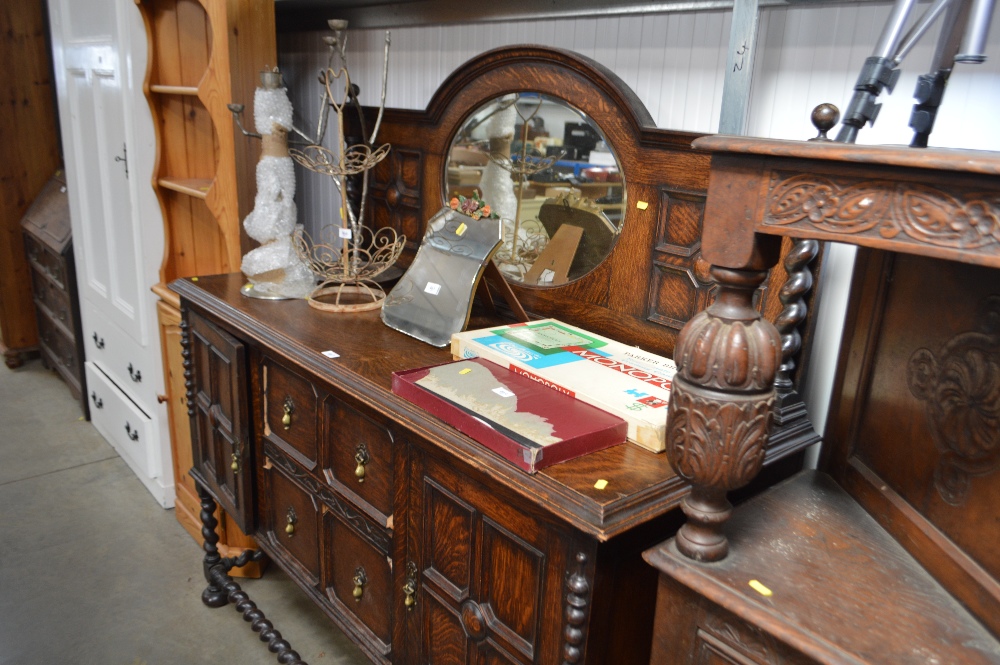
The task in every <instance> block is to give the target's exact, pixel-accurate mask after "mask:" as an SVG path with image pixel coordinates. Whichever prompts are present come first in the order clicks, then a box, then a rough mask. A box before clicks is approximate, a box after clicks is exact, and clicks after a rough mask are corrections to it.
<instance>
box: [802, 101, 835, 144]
mask: <svg viewBox="0 0 1000 665" xmlns="http://www.w3.org/2000/svg"><path fill="white" fill-rule="evenodd" d="M809 119H810V120H812V124H813V127H815V128H816V129H817V130H818V131H819V134H817V135H816V138H814V139H811V140H813V141H830V140H831V139H830V138H829V137H828V136H827V135H826V133H827V132H828V131H830V130H831V129H833V128H834V127H836V125H837V123H838V122H840V109H838V108H837V107H836V106H834V105H833V104H820V105H819V106H817V107H816V108H814V109H813V112H812V115H811V116H810V117H809Z"/></svg>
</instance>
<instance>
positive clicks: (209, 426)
mask: <svg viewBox="0 0 1000 665" xmlns="http://www.w3.org/2000/svg"><path fill="white" fill-rule="evenodd" d="M186 322H187V323H186V326H187V329H186V332H185V333H183V334H184V336H185V337H186V348H185V351H186V353H187V354H188V358H187V359H186V360H187V361H188V362H189V363H190V368H189V372H185V378H187V379H188V415H189V416H190V417H191V448H192V455H193V460H194V467H193V468H192V469H191V475H192V476H193V477H194V478H195V480H197V481H198V482H200V483H202V484H203V485H204V486H205V487H206V488H207V489H208V490H209V491H210V492H211V493H212V494H213V496H215V499H216V501H218V502H219V504H220V505H221V506H222V508H223V510H225V511H226V512H227V513H229V515H230V516H232V517H233V519H235V520H236V522H237V524H238V525H239V526H240V528H241V529H242V530H243V531H244V532H246V533H249V532H251V530H252V529H253V527H254V525H253V502H252V491H251V490H252V477H253V464H252V460H251V454H252V451H251V446H250V445H249V436H250V423H249V408H248V403H247V378H248V377H247V362H246V349H245V348H244V345H243V343H242V342H240V341H239V340H238V339H236V338H235V337H233V336H232V335H230V334H229V333H227V332H226V331H224V330H222V329H221V328H219V327H218V326H216V325H215V324H213V323H212V322H211V321H209V320H207V319H205V318H204V317H202V316H201V315H199V314H198V313H197V312H194V311H191V310H188V311H187V312H186ZM188 374H190V375H188Z"/></svg>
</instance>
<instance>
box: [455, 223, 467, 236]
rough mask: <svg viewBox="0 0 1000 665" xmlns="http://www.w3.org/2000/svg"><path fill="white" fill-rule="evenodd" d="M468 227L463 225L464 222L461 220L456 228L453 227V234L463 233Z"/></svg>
mask: <svg viewBox="0 0 1000 665" xmlns="http://www.w3.org/2000/svg"><path fill="white" fill-rule="evenodd" d="M468 228H469V227H468V226H466V225H465V222H462V223H461V224H459V225H458V228H457V229H455V235H457V236H460V235H462V234H464V233H465V232H466V230H468Z"/></svg>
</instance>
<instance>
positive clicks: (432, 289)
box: [424, 282, 441, 296]
mask: <svg viewBox="0 0 1000 665" xmlns="http://www.w3.org/2000/svg"><path fill="white" fill-rule="evenodd" d="M424 293H429V294H431V295H432V296H436V295H437V294H439V293H441V285H440V284H436V283H434V282H427V286H425V287H424Z"/></svg>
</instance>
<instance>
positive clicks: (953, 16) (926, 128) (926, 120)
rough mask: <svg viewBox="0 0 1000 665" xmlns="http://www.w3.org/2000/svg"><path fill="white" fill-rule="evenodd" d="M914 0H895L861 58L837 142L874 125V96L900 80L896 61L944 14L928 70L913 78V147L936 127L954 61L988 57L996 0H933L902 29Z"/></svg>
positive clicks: (877, 106)
mask: <svg viewBox="0 0 1000 665" xmlns="http://www.w3.org/2000/svg"><path fill="white" fill-rule="evenodd" d="M916 2H917V0H896V2H895V4H894V5H893V7H892V12H891V13H890V14H889V19H888V21H886V24H885V27H884V28H883V29H882V35H881V36H880V37H879V40H878V43H877V45H876V46H875V52H874V53H873V54H872V55H871V56H870V57H869V58H868V59H866V60H865V64H864V66H863V67H862V68H861V74H860V75H859V76H858V81H857V83H856V84H855V86H854V96H853V97H852V98H851V102H850V104H849V105H848V107H847V111H846V112H845V113H844V121H843V124H842V125H841V128H840V132H839V133H838V134H837V139H836V140H837V141H840V142H841V143H854V141H855V139H857V136H858V131H859V130H860V129H861V128H862V127H864V125H865V123H869V124H873V125H874V124H875V118H876V117H878V112H879V109H880V108H881V104H878V103H876V101H875V100H876V98H877V97H878V96H879V94H880V93H881V92H882V90H883V89H887V90H888V91H889V92H892V90H893V88H894V87H895V85H896V82H897V81H898V79H899V74H900V70H899V69H898V67H899V64H900V63H901V62H902V61H903V58H905V57H906V55H907V54H908V53H909V52H910V50H911V49H912V48H913V47H914V46H915V45H916V43H917V42H918V41H919V40H920V38H921V37H923V36H924V34H925V33H926V32H927V30H928V29H929V28H930V27H931V25H932V24H933V23H934V21H935V20H937V19H938V18H939V17H941V16H942V15H943V16H944V19H943V24H942V26H941V34H940V36H939V37H938V43H937V48H936V49H935V52H934V58H933V59H932V61H931V71H930V73H929V74H922V75H920V76H919V77H918V78H917V88H916V91H915V92H914V93H913V96H914V97H915V98H916V100H917V103H916V104H915V105H914V107H913V112H912V113H911V115H910V127H911V128H912V129H913V131H914V134H913V141H912V142H911V143H910V146H911V147H915V148H926V147H927V137H928V136H929V135H930V133H931V130H932V129H933V128H934V120H935V118H936V117H937V110H938V107H939V106H940V105H941V100H942V98H943V97H944V88H945V84H946V83H947V82H948V76H949V75H950V74H951V70H952V68H953V67H954V66H955V63H956V62H967V63H973V64H978V63H981V62H983V61H985V60H986V54H985V53H984V49H985V46H986V37H987V34H988V32H989V28H990V19H991V17H992V15H993V3H994V0H936V1H935V2H934V4H933V5H931V6H930V7H929V8H928V9H927V11H926V12H924V15H923V16H921V17H920V19H918V20H917V22H916V23H915V24H914V26H913V27H912V28H911V29H910V30H909V32H906V33H905V34H904V33H903V28H904V27H905V25H906V24H907V21H908V19H909V18H910V14H911V12H912V11H913V8H914V6H915V5H916Z"/></svg>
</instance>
